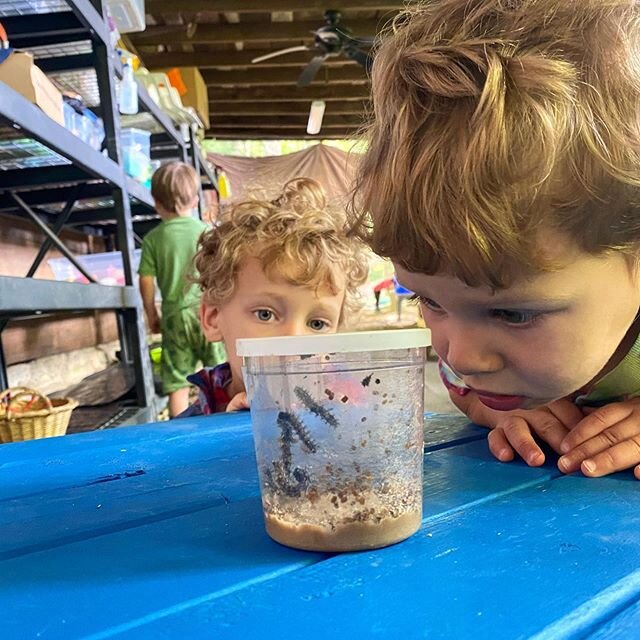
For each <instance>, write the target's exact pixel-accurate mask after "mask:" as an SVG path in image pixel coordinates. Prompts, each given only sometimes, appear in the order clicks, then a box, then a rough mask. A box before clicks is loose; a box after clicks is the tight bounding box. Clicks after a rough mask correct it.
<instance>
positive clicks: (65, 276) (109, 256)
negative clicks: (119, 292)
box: [47, 249, 142, 286]
mask: <svg viewBox="0 0 640 640" xmlns="http://www.w3.org/2000/svg"><path fill="white" fill-rule="evenodd" d="M141 254H142V249H136V250H135V251H134V252H133V266H134V272H137V270H138V265H139V264H140V256H141ZM76 258H77V260H78V262H79V263H80V264H81V265H82V266H83V267H84V268H85V269H86V271H87V272H88V273H90V274H91V275H92V276H93V277H94V279H95V280H96V282H98V283H100V284H106V285H112V286H123V285H124V267H123V264H122V253H120V251H109V252H107V253H90V254H87V255H84V256H76ZM47 262H48V263H49V266H50V267H51V270H52V271H53V276H54V278H55V279H56V280H61V281H63V282H83V283H86V282H88V281H87V279H86V278H85V277H84V276H83V275H82V274H81V273H80V272H79V271H78V270H77V269H76V268H75V267H74V266H73V265H72V264H71V262H70V261H69V260H67V258H51V259H50V260H47ZM135 277H136V279H137V274H136V276H135Z"/></svg>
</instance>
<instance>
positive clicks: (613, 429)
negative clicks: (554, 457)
mask: <svg viewBox="0 0 640 640" xmlns="http://www.w3.org/2000/svg"><path fill="white" fill-rule="evenodd" d="M587 411H589V410H587ZM560 450H561V452H562V453H564V454H565V455H563V456H562V457H561V458H560V460H559V461H558V467H559V469H560V470H561V471H563V472H564V473H572V472H573V471H577V470H578V469H580V470H581V471H582V473H584V475H585V476H591V477H592V478H597V477H599V476H606V475H607V474H609V473H614V472H615V471H622V470H624V469H630V468H631V467H635V468H634V470H633V472H634V475H635V477H636V478H637V479H638V480H640V398H633V399H631V400H625V401H624V402H614V403H612V404H608V405H605V406H604V407H599V408H598V409H593V410H591V411H590V412H589V415H587V416H586V417H585V418H583V419H582V420H581V421H580V422H579V423H578V424H577V425H576V427H575V428H574V429H572V430H571V431H570V432H569V434H568V435H567V437H566V438H564V440H563V441H562V443H561V445H560Z"/></svg>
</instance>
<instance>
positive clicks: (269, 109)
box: [209, 100, 371, 119]
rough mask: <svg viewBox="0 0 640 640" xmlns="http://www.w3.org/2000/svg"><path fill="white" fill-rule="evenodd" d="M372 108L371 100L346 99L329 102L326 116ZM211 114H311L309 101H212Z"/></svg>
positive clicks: (357, 112)
mask: <svg viewBox="0 0 640 640" xmlns="http://www.w3.org/2000/svg"><path fill="white" fill-rule="evenodd" d="M370 108H371V105H370V103H369V102H363V101H359V100H346V101H342V102H338V101H336V102H327V105H326V109H325V112H324V113H325V117H326V116H329V115H349V114H355V115H360V114H363V113H366V112H367V111H368V110H369V109H370ZM209 114H210V116H211V118H215V119H217V118H219V117H221V116H255V117H258V118H260V117H263V116H288V115H302V116H307V115H308V114H309V102H308V101H306V102H273V103H267V104H265V103H262V102H257V103H251V102H237V103H234V102H221V103H217V102H211V103H209Z"/></svg>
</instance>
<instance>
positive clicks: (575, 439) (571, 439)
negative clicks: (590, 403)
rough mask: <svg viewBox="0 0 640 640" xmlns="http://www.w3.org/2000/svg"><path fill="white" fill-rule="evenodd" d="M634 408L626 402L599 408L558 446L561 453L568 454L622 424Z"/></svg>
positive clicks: (584, 419) (585, 418) (583, 419)
mask: <svg viewBox="0 0 640 640" xmlns="http://www.w3.org/2000/svg"><path fill="white" fill-rule="evenodd" d="M635 408H637V407H636V406H635V405H632V404H630V403H627V402H614V403H612V404H608V405H605V406H604V407H599V408H598V409H597V410H596V411H594V412H593V413H591V414H590V415H588V416H586V417H584V418H582V420H581V421H580V422H579V423H578V424H577V425H576V427H575V428H574V429H572V430H571V431H569V433H568V434H567V437H566V438H565V439H564V440H563V442H562V444H561V445H560V450H561V452H562V453H568V452H569V451H572V450H573V449H575V448H576V447H577V446H579V445H581V444H582V443H584V442H586V441H587V440H589V439H591V438H593V437H594V436H596V435H598V434H599V433H601V432H602V431H604V430H605V429H607V428H609V427H611V426H612V425H614V424H616V423H619V422H622V421H623V420H625V419H626V418H628V417H629V416H630V415H631V414H632V413H633V410H634V409H635Z"/></svg>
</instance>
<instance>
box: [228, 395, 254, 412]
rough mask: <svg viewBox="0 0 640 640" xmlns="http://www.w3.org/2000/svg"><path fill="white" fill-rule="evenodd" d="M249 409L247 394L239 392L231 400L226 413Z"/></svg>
mask: <svg viewBox="0 0 640 640" xmlns="http://www.w3.org/2000/svg"><path fill="white" fill-rule="evenodd" d="M248 408H249V400H248V399H247V392H246V391H241V392H240V393H238V394H236V395H235V396H233V398H231V401H230V402H229V404H228V405H227V409H226V410H227V411H241V410H242V409H248Z"/></svg>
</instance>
